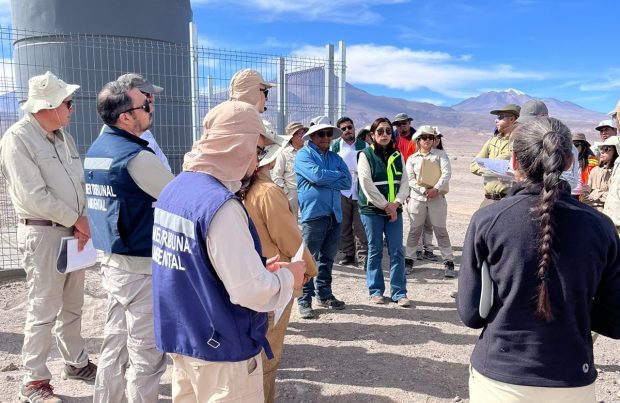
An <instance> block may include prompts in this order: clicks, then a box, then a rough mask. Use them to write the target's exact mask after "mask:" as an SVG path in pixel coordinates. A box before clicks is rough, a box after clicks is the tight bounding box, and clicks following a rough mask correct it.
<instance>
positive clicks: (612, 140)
mask: <svg viewBox="0 0 620 403" xmlns="http://www.w3.org/2000/svg"><path fill="white" fill-rule="evenodd" d="M618 145H620V137H618V136H610V137H607V140H605V141H603V142H602V143H598V146H599V147H602V146H614V147H616V150H618Z"/></svg>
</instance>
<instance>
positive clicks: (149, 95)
mask: <svg viewBox="0 0 620 403" xmlns="http://www.w3.org/2000/svg"><path fill="white" fill-rule="evenodd" d="M140 92H141V93H142V94H144V96H145V97H147V98H150V97H151V93H150V92H144V91H140Z"/></svg>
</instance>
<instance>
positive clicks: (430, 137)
mask: <svg viewBox="0 0 620 403" xmlns="http://www.w3.org/2000/svg"><path fill="white" fill-rule="evenodd" d="M418 138H419V139H420V140H422V141H426V140H433V141H434V140H435V136H433V135H432V134H422V135H421V136H420V137H418Z"/></svg>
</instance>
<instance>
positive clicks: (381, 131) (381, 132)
mask: <svg viewBox="0 0 620 403" xmlns="http://www.w3.org/2000/svg"><path fill="white" fill-rule="evenodd" d="M375 133H376V134H378V135H379V136H383V135H384V134H385V135H387V136H391V135H392V129H390V128H389V127H388V128H387V129H383V128H382V127H380V128H378V129H376V130H375Z"/></svg>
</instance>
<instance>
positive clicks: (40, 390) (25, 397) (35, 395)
mask: <svg viewBox="0 0 620 403" xmlns="http://www.w3.org/2000/svg"><path fill="white" fill-rule="evenodd" d="M19 401H20V402H30V403H62V400H60V398H58V397H56V395H54V387H53V386H52V385H50V383H49V381H47V380H46V381H33V382H30V383H29V384H27V385H22V387H21V389H20V391H19Z"/></svg>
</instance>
